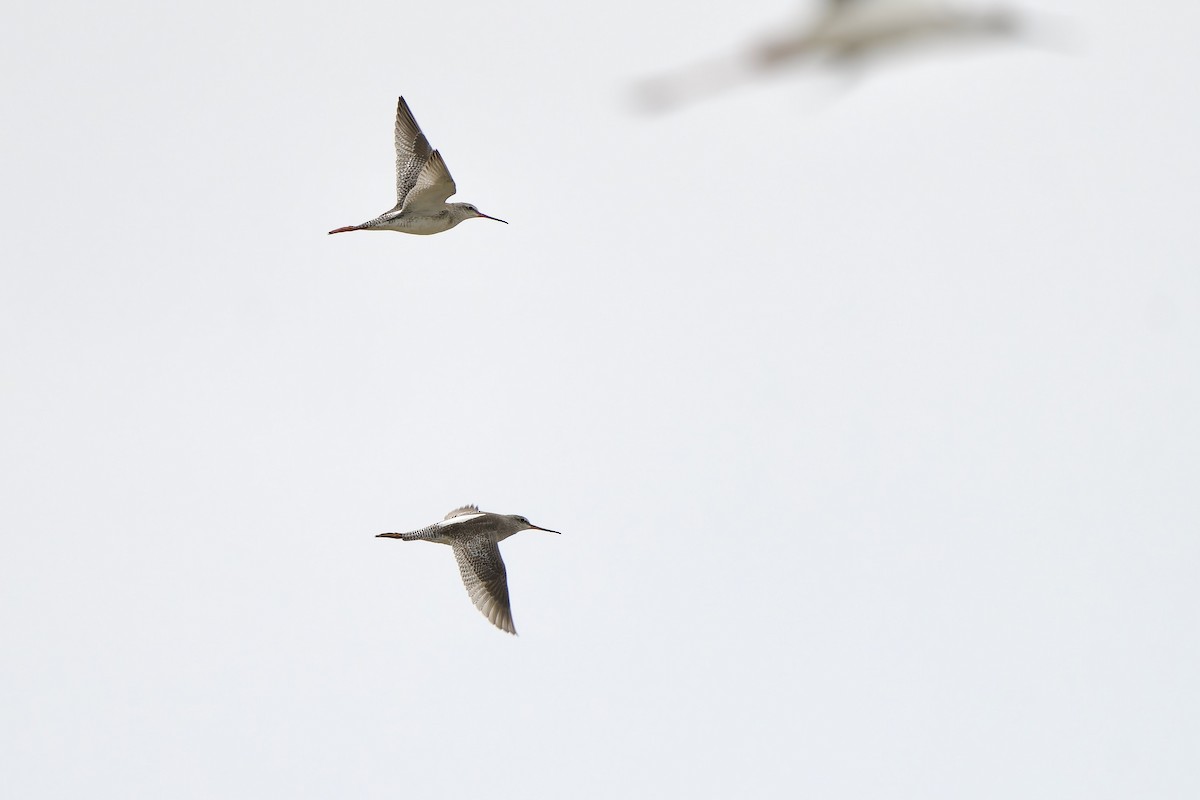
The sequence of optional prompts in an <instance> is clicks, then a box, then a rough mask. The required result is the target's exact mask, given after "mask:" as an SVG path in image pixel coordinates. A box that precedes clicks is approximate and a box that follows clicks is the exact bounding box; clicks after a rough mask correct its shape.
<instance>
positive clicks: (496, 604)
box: [376, 506, 558, 635]
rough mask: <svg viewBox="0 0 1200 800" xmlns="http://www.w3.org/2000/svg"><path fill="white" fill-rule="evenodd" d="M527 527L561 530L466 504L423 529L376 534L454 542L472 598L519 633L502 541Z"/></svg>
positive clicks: (500, 625) (510, 630) (491, 618)
mask: <svg viewBox="0 0 1200 800" xmlns="http://www.w3.org/2000/svg"><path fill="white" fill-rule="evenodd" d="M527 530H534V531H546V532H547V533H558V531H552V530H550V529H549V528H540V527H538V526H537V525H534V524H533V523H532V522H530V521H529V520H527V519H525V517H522V516H519V515H517V514H493V513H491V512H489V511H480V510H479V507H478V506H463V507H462V508H456V509H454V510H453V511H451V512H450V513H449V514H447V515H446V518H445V519H443V520H441V521H439V522H435V523H433V524H432V525H427V526H425V527H424V528H421V530H419V531H411V532H409V533H381V534H379V535H378V536H377V537H376V538H380V537H383V538H386V539H403V540H404V541H406V542H411V541H414V540H423V541H426V542H438V543H439V544H448V545H450V547H452V548H453V549H454V558H455V559H456V560H457V561H458V571H459V572H460V573H461V574H462V581H463V584H464V585H465V586H466V587H467V594H468V595H470V597H471V602H473V603H474V604H475V607H476V608H478V609H479V610H480V611H481V612H483V615H484V616H485V617H487V618H488V620H489V621H490V622H491V623H492V624H493V625H495V626H496V627H497V628H499V629H500V630H502V631H506V632H508V633H511V634H513V635H516V633H517V629H516V628H515V627H513V620H512V607H511V606H510V605H509V601H508V575H507V572H506V571H505V569H504V561H503V560H502V559H501V558H500V547H499V543H500V542H502V541H504V540H505V539H507V538H508V537H510V536H512V535H513V534H514V533H520V532H521V531H527Z"/></svg>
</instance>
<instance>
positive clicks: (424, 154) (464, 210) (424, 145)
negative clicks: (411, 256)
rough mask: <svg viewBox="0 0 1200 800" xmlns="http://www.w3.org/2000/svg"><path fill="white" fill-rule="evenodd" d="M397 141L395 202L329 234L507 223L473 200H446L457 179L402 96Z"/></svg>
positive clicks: (417, 231) (425, 230)
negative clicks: (472, 221)
mask: <svg viewBox="0 0 1200 800" xmlns="http://www.w3.org/2000/svg"><path fill="white" fill-rule="evenodd" d="M395 143H396V205H395V206H394V207H393V208H392V209H391V210H390V211H385V212H384V213H382V214H380V215H379V216H378V217H376V218H375V219H372V220H367V221H366V222H363V223H361V224H359V225H347V226H346V227H344V228H336V229H334V230H332V231H330V233H347V232H349V231H399V232H400V233H415V234H418V235H422V236H426V235H429V234H432V233H441V232H442V231H448V230H450V229H451V228H453V227H454V226H455V225H457V224H458V223H460V222H462V221H463V220H465V219H472V218H474V217H483V218H484V219H494V220H496V221H497V222H504V220H502V219H497V218H496V217H490V216H488V215H487V214H484V213H483V212H482V211H480V210H479V209H478V208H476V207H475V206H473V205H471V204H470V203H447V202H446V200H447V199H448V198H449V197H450V196H451V195H453V194H454V193H455V192H456V191H457V187H456V186H455V184H454V178H452V177H451V176H450V170H449V168H448V167H447V166H446V162H445V160H443V159H442V154H441V153H439V152H438V151H437V150H434V149H433V148H432V147H430V146H429V140H428V139H426V138H425V134H424V133H422V132H421V127H420V126H419V125H417V120H416V119H415V118H414V117H413V115H412V111H410V110H409V108H408V103H406V102H405V101H404V98H403V97H401V98H400V100H399V102H398V103H397V104H396V133H395ZM505 224H506V225H507V224H508V223H505Z"/></svg>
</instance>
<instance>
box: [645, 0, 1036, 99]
mask: <svg viewBox="0 0 1200 800" xmlns="http://www.w3.org/2000/svg"><path fill="white" fill-rule="evenodd" d="M821 5H822V8H821V10H820V12H819V14H818V15H817V17H816V18H815V19H813V20H812V21H810V22H809V23H807V24H806V25H804V26H803V27H801V28H799V29H797V30H792V31H788V32H786V33H785V34H784V35H782V36H777V37H774V38H771V39H769V40H766V41H764V42H761V43H759V44H757V45H755V46H752V47H749V48H746V49H744V50H742V51H741V52H739V53H736V54H734V55H732V56H727V57H724V58H715V59H711V60H709V61H706V62H703V63H700V64H696V65H693V66H692V67H691V68H689V69H686V70H682V71H679V72H676V73H674V74H670V75H665V76H662V77H659V78H655V79H652V80H648V81H644V82H643V83H642V84H641V85H640V86H639V87H638V92H637V98H638V101H639V104H640V105H641V106H642V107H643V108H645V109H647V110H652V111H653V110H662V109H664V108H667V107H670V106H673V105H678V104H680V103H682V102H685V101H688V100H694V99H697V98H699V97H701V96H703V95H707V94H713V93H715V92H717V91H720V90H723V89H728V88H732V87H733V86H736V85H738V84H740V83H744V82H745V81H747V80H749V79H750V78H752V77H754V76H755V75H757V74H759V73H763V72H772V71H776V70H779V69H782V68H784V67H786V66H790V65H798V64H801V63H804V62H806V61H821V60H824V61H826V62H827V63H830V64H832V65H834V66H837V67H841V68H843V69H848V68H852V67H858V66H861V65H862V64H864V63H866V62H868V61H870V60H871V59H877V58H881V57H883V56H886V55H891V54H895V53H896V52H898V51H900V50H902V49H904V48H909V49H912V48H917V47H922V46H928V45H934V44H938V43H954V42H969V41H976V40H980V39H984V38H1011V37H1014V36H1016V35H1018V34H1019V33H1020V32H1021V28H1022V24H1021V20H1020V18H1019V17H1018V16H1017V14H1016V13H1015V12H1013V11H1009V10H1005V9H991V10H973V9H969V8H962V7H956V6H953V5H951V4H949V3H947V2H943V0H822V4H821Z"/></svg>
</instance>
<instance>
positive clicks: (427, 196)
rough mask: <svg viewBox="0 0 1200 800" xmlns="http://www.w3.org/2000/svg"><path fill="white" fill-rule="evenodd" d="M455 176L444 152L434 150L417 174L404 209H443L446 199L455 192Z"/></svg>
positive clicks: (405, 200) (405, 199)
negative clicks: (444, 156) (451, 175)
mask: <svg viewBox="0 0 1200 800" xmlns="http://www.w3.org/2000/svg"><path fill="white" fill-rule="evenodd" d="M456 191H457V189H456V188H455V187H454V178H451V177H450V170H449V169H447V167H446V162H445V161H443V160H442V154H441V153H439V152H438V151H437V150H434V151H433V152H432V153H430V154H429V160H428V161H426V162H425V166H424V167H422V168H421V172H420V174H419V175H417V182H416V185H415V186H413V187H412V191H410V192H409V193H408V196H407V197H405V198H404V204H403V208H402V210H403V211H441V210H442V206H443V205H445V203H446V199H447V198H448V197H450V195H452V194H454V193H455V192H456Z"/></svg>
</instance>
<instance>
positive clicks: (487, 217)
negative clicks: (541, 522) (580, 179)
mask: <svg viewBox="0 0 1200 800" xmlns="http://www.w3.org/2000/svg"><path fill="white" fill-rule="evenodd" d="M479 216H481V217H483V218H484V219H494V220H496V222H504V224H505V225H507V224H508V223H507V222H505V221H504V220H502V219H500V218H499V217H489V216H488V215H487V214H484V213H483V212H482V211H480V212H479ZM555 533H557V531H555Z"/></svg>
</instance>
